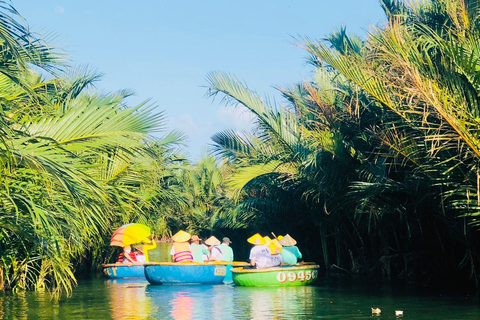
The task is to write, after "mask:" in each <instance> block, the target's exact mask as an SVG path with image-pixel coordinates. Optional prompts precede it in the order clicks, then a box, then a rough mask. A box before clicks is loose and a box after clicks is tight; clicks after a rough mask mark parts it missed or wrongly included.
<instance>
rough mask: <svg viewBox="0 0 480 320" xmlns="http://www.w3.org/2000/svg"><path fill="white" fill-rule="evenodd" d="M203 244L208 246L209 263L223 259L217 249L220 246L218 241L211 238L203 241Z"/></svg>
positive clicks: (213, 237)
mask: <svg viewBox="0 0 480 320" xmlns="http://www.w3.org/2000/svg"><path fill="white" fill-rule="evenodd" d="M205 244H206V245H207V246H208V251H210V254H209V256H208V260H209V261H220V260H222V259H223V254H222V250H220V248H219V247H218V246H219V245H220V240H218V239H217V238H216V237H215V236H211V237H210V238H208V239H207V240H205Z"/></svg>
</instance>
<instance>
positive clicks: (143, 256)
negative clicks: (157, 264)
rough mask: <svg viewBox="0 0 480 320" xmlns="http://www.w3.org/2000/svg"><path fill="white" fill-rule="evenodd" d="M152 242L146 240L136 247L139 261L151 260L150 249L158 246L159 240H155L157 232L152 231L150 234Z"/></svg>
mask: <svg viewBox="0 0 480 320" xmlns="http://www.w3.org/2000/svg"><path fill="white" fill-rule="evenodd" d="M150 239H151V241H150V243H147V242H144V243H143V245H142V246H140V247H136V248H135V249H136V250H137V252H136V253H137V261H138V262H141V263H147V262H150V258H149V256H148V251H150V250H153V249H155V248H156V247H157V242H156V241H155V234H153V233H152V235H151V236H150Z"/></svg>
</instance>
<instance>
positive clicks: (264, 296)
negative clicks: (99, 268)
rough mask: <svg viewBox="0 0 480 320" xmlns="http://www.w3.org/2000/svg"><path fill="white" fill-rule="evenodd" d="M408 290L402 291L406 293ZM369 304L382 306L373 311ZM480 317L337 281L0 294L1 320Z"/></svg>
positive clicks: (455, 306)
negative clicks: (63, 295)
mask: <svg viewBox="0 0 480 320" xmlns="http://www.w3.org/2000/svg"><path fill="white" fill-rule="evenodd" d="M407 291H408V290H407ZM371 307H379V308H381V309H382V314H381V315H380V316H372V314H371V309H370V308H371ZM395 310H403V311H404V316H403V317H402V319H462V320H463V319H480V306H479V303H478V300H477V299H476V298H475V297H469V296H445V295H436V294H418V293H408V292H406V291H405V290H403V292H401V293H399V292H398V291H397V290H393V289H392V287H391V286H388V285H382V286H378V285H375V286H367V285H363V286H359V285H339V283H332V282H328V281H325V280H323V281H322V280H321V279H320V281H319V282H318V283H317V285H315V286H307V287H291V288H276V287H265V288H245V287H235V286H233V285H231V284H228V285H225V284H222V285H189V286H182V285H164V286H153V285H150V284H148V283H147V282H146V281H144V280H104V279H102V278H95V279H90V280H83V281H81V282H80V283H79V286H78V287H77V288H76V289H75V290H74V292H73V296H72V297H71V298H67V299H63V300H62V301H60V302H59V303H54V302H52V301H51V300H50V298H49V297H48V295H46V294H41V293H33V292H29V293H24V294H17V295H5V294H2V295H0V319H176V320H178V319H372V317H375V318H379V319H399V318H397V317H396V316H395Z"/></svg>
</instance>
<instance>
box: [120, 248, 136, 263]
mask: <svg viewBox="0 0 480 320" xmlns="http://www.w3.org/2000/svg"><path fill="white" fill-rule="evenodd" d="M118 262H120V263H136V262H137V257H136V256H135V253H134V252H132V247H131V246H125V247H123V252H121V253H120V254H119V256H118Z"/></svg>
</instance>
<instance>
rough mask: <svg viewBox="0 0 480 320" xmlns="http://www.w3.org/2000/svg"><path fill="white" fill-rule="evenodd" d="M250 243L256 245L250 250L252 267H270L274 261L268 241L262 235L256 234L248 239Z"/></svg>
mask: <svg viewBox="0 0 480 320" xmlns="http://www.w3.org/2000/svg"><path fill="white" fill-rule="evenodd" d="M247 241H248V243H251V244H253V245H254V247H253V248H252V249H251V250H250V257H249V259H250V265H251V266H253V267H255V268H266V267H269V266H270V264H271V260H272V253H271V251H270V249H269V248H268V246H266V243H267V241H266V240H265V238H263V237H262V236H261V235H260V234H258V233H256V234H254V235H253V236H251V237H250V238H248V239H247Z"/></svg>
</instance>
